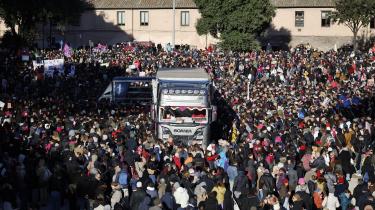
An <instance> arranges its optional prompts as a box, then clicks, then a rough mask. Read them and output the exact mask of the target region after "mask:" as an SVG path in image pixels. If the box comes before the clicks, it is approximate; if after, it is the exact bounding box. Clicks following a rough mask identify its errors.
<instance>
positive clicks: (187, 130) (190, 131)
mask: <svg viewBox="0 0 375 210" xmlns="http://www.w3.org/2000/svg"><path fill="white" fill-rule="evenodd" d="M173 132H174V133H193V131H192V130H190V129H178V128H175V129H173Z"/></svg>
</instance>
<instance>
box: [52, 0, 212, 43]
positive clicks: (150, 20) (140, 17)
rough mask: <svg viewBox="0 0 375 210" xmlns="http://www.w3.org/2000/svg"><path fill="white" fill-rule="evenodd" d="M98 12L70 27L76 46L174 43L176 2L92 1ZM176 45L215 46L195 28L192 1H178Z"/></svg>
mask: <svg viewBox="0 0 375 210" xmlns="http://www.w3.org/2000/svg"><path fill="white" fill-rule="evenodd" d="M92 3H93V6H94V8H95V10H90V11H87V12H85V13H84V14H83V15H82V18H81V22H80V25H79V26H73V27H70V28H69V29H68V30H67V31H66V33H64V37H59V38H57V39H62V38H63V39H65V40H68V41H69V42H70V43H72V44H73V45H75V46H77V45H82V44H86V45H87V44H88V40H92V41H93V42H95V43H98V42H106V43H118V42H123V41H126V40H133V39H134V40H136V41H152V42H154V43H156V44H159V43H160V44H162V45H163V46H165V45H166V44H167V43H171V44H172V43H173V41H172V40H173V9H172V6H173V0H93V1H92ZM175 8H176V9H175V17H174V18H175V43H176V45H179V44H189V45H191V46H193V47H197V48H204V47H206V46H208V45H210V44H214V43H216V40H215V39H214V38H213V37H211V36H209V35H207V36H206V35H204V36H199V35H198V34H197V32H196V29H195V25H196V22H197V20H198V19H199V17H200V14H199V11H198V9H197V8H196V6H195V4H194V1H193V0H176V7H175Z"/></svg>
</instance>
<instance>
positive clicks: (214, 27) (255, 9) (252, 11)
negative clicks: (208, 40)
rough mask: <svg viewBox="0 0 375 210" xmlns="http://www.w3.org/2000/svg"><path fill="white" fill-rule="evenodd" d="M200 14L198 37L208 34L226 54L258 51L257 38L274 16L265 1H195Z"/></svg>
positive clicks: (270, 6)
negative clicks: (216, 40) (226, 50)
mask: <svg viewBox="0 0 375 210" xmlns="http://www.w3.org/2000/svg"><path fill="white" fill-rule="evenodd" d="M195 3H196V5H197V7H198V9H199V11H200V13H201V18H200V19H199V20H198V22H197V25H196V28H197V31H198V34H200V35H204V34H211V35H212V36H213V37H215V38H219V39H220V46H221V47H222V48H224V49H228V50H239V51H244V50H250V49H254V48H258V47H259V42H258V41H257V37H259V36H260V35H261V34H262V32H264V31H265V29H267V28H268V27H269V25H270V22H271V21H272V17H273V16H274V15H275V8H274V7H273V5H272V4H271V3H270V1H269V0H264V1H259V0H225V1H223V0H195Z"/></svg>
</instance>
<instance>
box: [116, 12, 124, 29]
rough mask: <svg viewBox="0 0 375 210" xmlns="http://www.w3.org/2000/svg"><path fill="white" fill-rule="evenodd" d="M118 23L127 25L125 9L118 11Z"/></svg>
mask: <svg viewBox="0 0 375 210" xmlns="http://www.w3.org/2000/svg"><path fill="white" fill-rule="evenodd" d="M117 25H119V26H124V25H125V11H118V12H117Z"/></svg>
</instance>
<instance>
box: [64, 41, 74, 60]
mask: <svg viewBox="0 0 375 210" xmlns="http://www.w3.org/2000/svg"><path fill="white" fill-rule="evenodd" d="M72 54H73V53H72V48H71V47H69V45H68V44H66V43H65V45H64V56H65V57H67V58H70V57H72Z"/></svg>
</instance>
